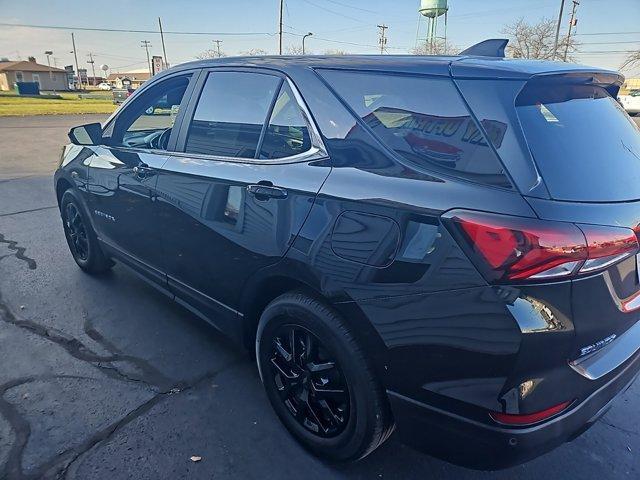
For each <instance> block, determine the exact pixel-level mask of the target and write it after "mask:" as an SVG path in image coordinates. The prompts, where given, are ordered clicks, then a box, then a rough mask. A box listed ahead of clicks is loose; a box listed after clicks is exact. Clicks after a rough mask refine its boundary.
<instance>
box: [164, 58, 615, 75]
mask: <svg viewBox="0 0 640 480" xmlns="http://www.w3.org/2000/svg"><path fill="white" fill-rule="evenodd" d="M227 66H228V67H262V68H272V69H276V70H279V71H282V72H285V73H286V72H287V71H289V70H295V69H298V68H300V67H306V68H332V69H349V70H377V71H390V72H398V73H414V74H429V75H452V76H454V77H477V78H510V79H527V78H530V77H531V76H533V75H539V74H554V73H558V74H560V73H574V72H576V73H577V72H593V73H604V74H611V75H615V76H618V77H621V78H623V77H622V76H621V75H620V74H618V73H617V72H614V71H610V70H604V69H601V68H597V67H587V66H583V65H576V64H571V63H564V62H551V61H541V60H525V59H506V58H494V57H479V56H472V55H456V56H435V55H324V56H317V55H305V56H254V57H224V58H216V59H207V60H197V61H194V62H188V63H183V64H181V65H178V66H176V67H173V68H171V69H170V70H171V71H174V72H175V71H177V70H182V69H192V68H210V67H227Z"/></svg>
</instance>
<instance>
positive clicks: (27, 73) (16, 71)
mask: <svg viewBox="0 0 640 480" xmlns="http://www.w3.org/2000/svg"><path fill="white" fill-rule="evenodd" d="M16 82H36V83H38V84H39V85H40V90H58V91H59V90H69V83H68V81H67V72H66V71H65V70H62V69H61V68H55V67H49V66H48V65H41V64H39V63H36V61H35V60H18V61H8V62H0V90H3V91H8V90H13V89H14V88H15V83H16Z"/></svg>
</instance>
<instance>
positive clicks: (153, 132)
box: [108, 75, 190, 150]
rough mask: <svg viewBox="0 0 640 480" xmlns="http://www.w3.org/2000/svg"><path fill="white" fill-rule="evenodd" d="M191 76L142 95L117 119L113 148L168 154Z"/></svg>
mask: <svg viewBox="0 0 640 480" xmlns="http://www.w3.org/2000/svg"><path fill="white" fill-rule="evenodd" d="M189 79H190V75H184V76H179V77H173V78H170V79H167V80H164V81H162V82H160V83H158V84H157V85H154V86H152V87H151V88H149V89H148V90H146V91H145V92H142V94H141V96H140V97H139V98H135V99H133V102H132V103H130V104H129V105H127V106H126V107H125V109H124V111H123V112H122V113H121V114H120V115H119V116H118V119H117V120H116V123H115V125H114V128H113V132H112V133H111V138H110V140H109V141H108V144H109V145H110V146H119V147H133V148H145V149H153V150H166V149H167V144H168V142H169V137H170V135H171V129H172V128H173V124H174V122H175V120H176V117H177V115H178V111H179V109H180V105H181V103H182V100H183V98H184V94H185V92H186V90H187V87H188V85H189Z"/></svg>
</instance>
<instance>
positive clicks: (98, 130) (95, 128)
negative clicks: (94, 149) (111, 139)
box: [69, 123, 102, 146]
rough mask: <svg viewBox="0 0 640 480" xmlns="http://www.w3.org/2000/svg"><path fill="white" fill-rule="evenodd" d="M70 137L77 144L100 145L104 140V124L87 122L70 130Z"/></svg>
mask: <svg viewBox="0 0 640 480" xmlns="http://www.w3.org/2000/svg"><path fill="white" fill-rule="evenodd" d="M69 139H70V140H71V143H73V144H75V145H86V146H90V145H99V144H100V142H101V141H102V125H100V124H99V123H87V124H86V125H80V126H78V127H73V128H72V129H71V130H69Z"/></svg>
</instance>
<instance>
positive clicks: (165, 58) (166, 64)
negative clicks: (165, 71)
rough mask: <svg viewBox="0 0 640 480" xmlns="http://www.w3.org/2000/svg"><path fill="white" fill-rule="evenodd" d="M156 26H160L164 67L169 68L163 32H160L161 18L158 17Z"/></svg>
mask: <svg viewBox="0 0 640 480" xmlns="http://www.w3.org/2000/svg"><path fill="white" fill-rule="evenodd" d="M158 26H159V27H160V41H161V42H162V55H163V56H164V68H169V60H167V50H166V49H165V48H164V33H163V32H162V20H160V17H158Z"/></svg>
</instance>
